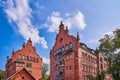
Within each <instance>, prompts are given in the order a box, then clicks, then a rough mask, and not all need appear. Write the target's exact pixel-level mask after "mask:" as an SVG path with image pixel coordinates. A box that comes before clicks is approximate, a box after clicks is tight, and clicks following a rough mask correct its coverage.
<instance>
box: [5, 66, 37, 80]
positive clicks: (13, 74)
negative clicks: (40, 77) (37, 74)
mask: <svg viewBox="0 0 120 80" xmlns="http://www.w3.org/2000/svg"><path fill="white" fill-rule="evenodd" d="M23 70H24V71H25V72H26V73H27V74H28V75H30V76H31V77H32V78H33V80H35V78H34V77H33V76H32V75H31V74H30V73H29V72H28V71H27V70H26V69H25V68H23V69H21V70H19V71H16V72H15V73H14V74H12V75H11V76H10V77H8V78H7V79H6V80H9V79H10V78H11V77H13V76H15V75H16V74H18V73H20V72H21V71H23Z"/></svg>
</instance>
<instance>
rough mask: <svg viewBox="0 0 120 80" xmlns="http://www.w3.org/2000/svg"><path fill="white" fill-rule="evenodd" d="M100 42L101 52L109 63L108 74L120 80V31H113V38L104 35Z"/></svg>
mask: <svg viewBox="0 0 120 80" xmlns="http://www.w3.org/2000/svg"><path fill="white" fill-rule="evenodd" d="M99 41H100V46H99V50H100V51H102V52H103V54H104V56H105V59H106V61H107V62H108V66H109V69H108V72H109V73H111V74H112V76H113V78H114V79H115V80H120V29H116V30H115V31H113V35H112V36H110V35H107V34H106V35H104V37H103V38H101V39H100V40H99Z"/></svg>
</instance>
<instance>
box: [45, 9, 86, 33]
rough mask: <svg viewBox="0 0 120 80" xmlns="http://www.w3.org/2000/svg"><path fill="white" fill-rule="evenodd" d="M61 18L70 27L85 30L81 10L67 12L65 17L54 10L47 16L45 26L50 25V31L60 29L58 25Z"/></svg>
mask: <svg viewBox="0 0 120 80" xmlns="http://www.w3.org/2000/svg"><path fill="white" fill-rule="evenodd" d="M61 20H62V21H63V23H64V24H65V25H66V26H68V28H69V29H72V28H77V29H79V30H80V29H81V30H83V29H84V28H85V27H86V23H85V18H84V15H83V14H82V13H81V12H80V11H76V12H74V13H66V14H65V17H61V15H60V13H59V12H53V13H52V14H51V15H50V16H49V17H48V18H47V22H46V23H45V24H44V26H45V27H48V31H49V32H55V31H58V26H59V24H60V21H61Z"/></svg>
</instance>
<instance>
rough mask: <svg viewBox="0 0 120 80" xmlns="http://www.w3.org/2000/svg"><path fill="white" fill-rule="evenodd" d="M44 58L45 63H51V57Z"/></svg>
mask: <svg viewBox="0 0 120 80" xmlns="http://www.w3.org/2000/svg"><path fill="white" fill-rule="evenodd" d="M42 59H43V63H46V64H50V59H49V58H45V57H42Z"/></svg>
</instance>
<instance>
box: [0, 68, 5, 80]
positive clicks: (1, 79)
mask: <svg viewBox="0 0 120 80" xmlns="http://www.w3.org/2000/svg"><path fill="white" fill-rule="evenodd" d="M3 78H4V72H3V71H1V70H0V80H3Z"/></svg>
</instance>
